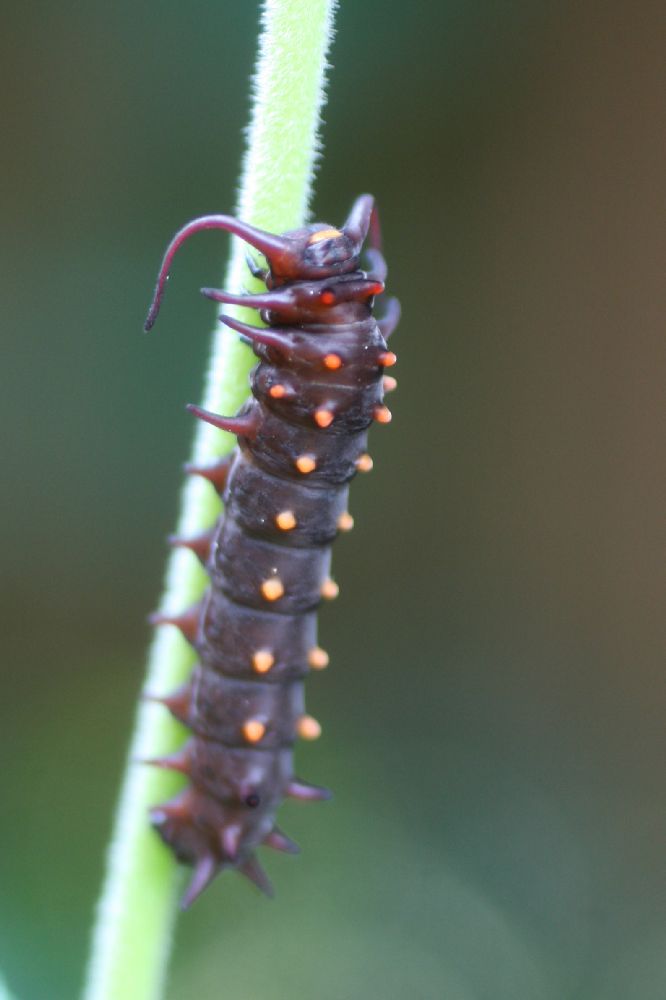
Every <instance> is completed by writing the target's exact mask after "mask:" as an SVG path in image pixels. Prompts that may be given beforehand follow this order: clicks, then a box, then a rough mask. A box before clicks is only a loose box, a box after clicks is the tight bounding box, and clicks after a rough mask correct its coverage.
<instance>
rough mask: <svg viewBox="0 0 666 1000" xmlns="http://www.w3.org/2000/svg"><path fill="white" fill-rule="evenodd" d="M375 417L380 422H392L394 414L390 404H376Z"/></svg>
mask: <svg viewBox="0 0 666 1000" xmlns="http://www.w3.org/2000/svg"><path fill="white" fill-rule="evenodd" d="M374 417H375V420H376V421H377V423H378V424H390V423H391V420H392V419H393V414H392V413H391V411H390V410H389V408H388V406H376V407H375V413H374Z"/></svg>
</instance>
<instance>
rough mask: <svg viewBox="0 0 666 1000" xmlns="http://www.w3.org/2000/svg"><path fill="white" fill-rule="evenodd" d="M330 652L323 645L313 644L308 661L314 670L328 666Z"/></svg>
mask: <svg viewBox="0 0 666 1000" xmlns="http://www.w3.org/2000/svg"><path fill="white" fill-rule="evenodd" d="M328 662H329V658H328V653H327V652H326V650H325V649H322V648H321V646H313V648H312V649H311V650H310V652H309V653H308V663H309V664H310V666H311V667H312V669H313V670H324V668H325V667H327V666H328Z"/></svg>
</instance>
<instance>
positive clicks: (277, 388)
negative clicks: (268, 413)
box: [268, 383, 287, 399]
mask: <svg viewBox="0 0 666 1000" xmlns="http://www.w3.org/2000/svg"><path fill="white" fill-rule="evenodd" d="M286 394H287V390H286V389H285V387H284V386H283V385H281V384H280V383H278V384H277V385H272V386H271V387H270V389H269V390H268V395H269V396H272V397H273V399H282V397H283V396H286Z"/></svg>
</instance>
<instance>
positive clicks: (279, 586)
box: [261, 576, 284, 601]
mask: <svg viewBox="0 0 666 1000" xmlns="http://www.w3.org/2000/svg"><path fill="white" fill-rule="evenodd" d="M261 593H262V594H263V596H264V597H265V598H266V600H267V601H277V600H279V599H280V598H281V597H282V595H283V594H284V585H283V583H282V580H280V579H279V577H277V576H273V577H271V578H270V580H264V582H263V583H262V585H261Z"/></svg>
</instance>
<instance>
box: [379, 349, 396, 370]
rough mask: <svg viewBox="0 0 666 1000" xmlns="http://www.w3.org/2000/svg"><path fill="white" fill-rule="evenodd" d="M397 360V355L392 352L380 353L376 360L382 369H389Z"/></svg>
mask: <svg viewBox="0 0 666 1000" xmlns="http://www.w3.org/2000/svg"><path fill="white" fill-rule="evenodd" d="M397 360H398V356H397V354H394V353H393V351H382V353H381V354H380V355H379V357H378V358H377V361H378V362H379V364H380V365H383V367H384V368H391V367H392V366H393V365H394V364H395V363H396V361H397Z"/></svg>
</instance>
